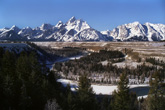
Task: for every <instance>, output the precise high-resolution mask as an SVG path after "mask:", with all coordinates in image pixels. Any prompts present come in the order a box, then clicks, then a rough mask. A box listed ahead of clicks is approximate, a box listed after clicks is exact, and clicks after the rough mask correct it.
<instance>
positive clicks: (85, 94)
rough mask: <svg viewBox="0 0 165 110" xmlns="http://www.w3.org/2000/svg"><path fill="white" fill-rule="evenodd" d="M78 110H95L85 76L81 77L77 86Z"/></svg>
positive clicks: (91, 90) (94, 102) (92, 96)
mask: <svg viewBox="0 0 165 110" xmlns="http://www.w3.org/2000/svg"><path fill="white" fill-rule="evenodd" d="M77 92H78V98H77V102H78V106H77V109H78V110H97V108H98V107H97V103H96V99H95V95H94V92H93V89H92V88H91V84H90V80H89V79H88V78H87V75H81V76H80V78H79V84H78V91H77Z"/></svg>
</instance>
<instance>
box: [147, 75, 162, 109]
mask: <svg viewBox="0 0 165 110" xmlns="http://www.w3.org/2000/svg"><path fill="white" fill-rule="evenodd" d="M163 80H164V79H162V78H161V77H159V72H155V73H154V74H153V76H152V79H151V81H150V87H151V88H150V91H149V94H148V98H147V109H148V110H164V109H165V84H164V83H163Z"/></svg>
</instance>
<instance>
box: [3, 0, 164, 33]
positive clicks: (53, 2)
mask: <svg viewBox="0 0 165 110" xmlns="http://www.w3.org/2000/svg"><path fill="white" fill-rule="evenodd" d="M72 16H75V17H76V18H77V19H80V18H81V19H83V20H85V21H87V23H88V24H89V25H90V26H91V27H93V28H95V29H97V30H100V31H102V30H112V29H113V28H115V27H117V26H118V25H121V24H126V23H130V22H134V21H139V22H140V23H145V22H151V23H162V24H165V0H0V28H3V27H11V26H12V25H17V26H18V27H20V28H23V27H27V26H30V27H32V28H34V27H37V26H40V25H41V24H43V23H50V24H53V25H55V24H56V23H57V22H58V21H59V20H61V21H63V22H64V23H65V22H67V20H68V19H70V18H71V17H72Z"/></svg>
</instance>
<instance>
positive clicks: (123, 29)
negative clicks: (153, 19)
mask: <svg viewBox="0 0 165 110" xmlns="http://www.w3.org/2000/svg"><path fill="white" fill-rule="evenodd" d="M102 34H105V35H108V36H112V37H113V38H114V39H116V40H120V41H160V40H165V25H164V24H152V23H145V24H140V23H139V22H133V23H129V24H124V25H121V26H118V27H117V28H115V29H113V30H112V31H103V32H102Z"/></svg>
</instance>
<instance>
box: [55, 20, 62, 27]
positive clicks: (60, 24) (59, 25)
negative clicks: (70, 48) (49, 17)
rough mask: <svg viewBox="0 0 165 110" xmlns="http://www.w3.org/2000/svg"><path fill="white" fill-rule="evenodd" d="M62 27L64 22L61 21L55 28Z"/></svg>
mask: <svg viewBox="0 0 165 110" xmlns="http://www.w3.org/2000/svg"><path fill="white" fill-rule="evenodd" d="M62 25H63V22H62V21H59V22H58V23H57V24H56V26H55V27H57V28H60V27H61V26H62Z"/></svg>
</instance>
